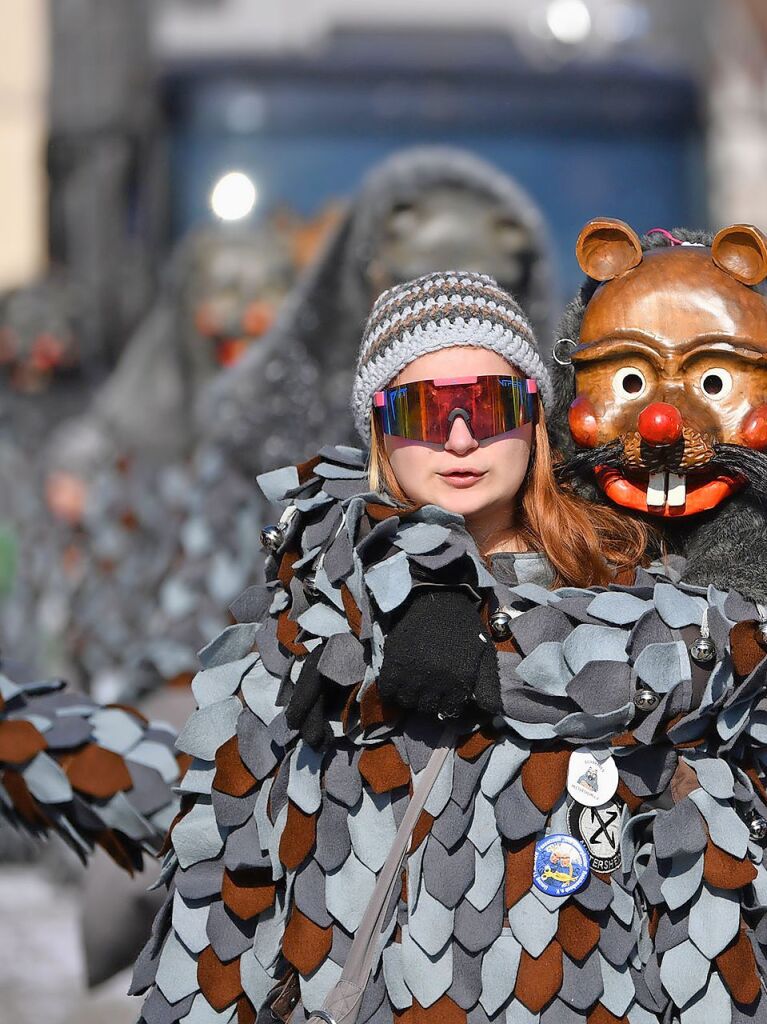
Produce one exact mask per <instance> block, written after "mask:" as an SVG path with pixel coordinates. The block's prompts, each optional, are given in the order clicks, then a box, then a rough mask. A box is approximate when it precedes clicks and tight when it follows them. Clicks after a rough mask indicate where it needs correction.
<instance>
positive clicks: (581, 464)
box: [555, 438, 624, 481]
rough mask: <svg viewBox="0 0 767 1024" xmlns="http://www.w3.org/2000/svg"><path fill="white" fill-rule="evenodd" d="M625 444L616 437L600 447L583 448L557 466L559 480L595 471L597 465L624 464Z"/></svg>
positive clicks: (614, 466) (615, 465) (615, 466)
mask: <svg viewBox="0 0 767 1024" xmlns="http://www.w3.org/2000/svg"><path fill="white" fill-rule="evenodd" d="M623 461H624V458H623V444H622V443H621V441H620V440H619V439H618V438H616V439H615V440H614V441H608V442H607V444H601V445H600V446H599V447H598V448H582V449H581V450H580V451H579V452H577V453H576V454H575V455H573V456H572V457H571V458H569V459H566V460H565V461H564V462H561V463H560V464H559V465H558V466H557V468H556V471H555V472H556V477H557V480H560V481H561V480H572V478H573V477H574V476H583V475H585V474H587V473H589V472H593V471H594V470H595V469H596V467H597V466H612V467H613V468H615V469H618V468H620V466H622V465H623Z"/></svg>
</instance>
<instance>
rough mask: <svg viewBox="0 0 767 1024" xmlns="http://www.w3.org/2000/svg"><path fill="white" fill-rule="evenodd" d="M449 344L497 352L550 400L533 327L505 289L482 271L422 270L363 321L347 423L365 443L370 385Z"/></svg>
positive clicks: (387, 294)
mask: <svg viewBox="0 0 767 1024" xmlns="http://www.w3.org/2000/svg"><path fill="white" fill-rule="evenodd" d="M455 345H465V346H466V347H470V346H471V347H474V348H486V349H490V350H491V351H492V352H497V353H498V354H499V355H501V356H503V358H504V359H506V360H508V362H510V363H512V364H513V365H514V366H516V367H517V368H518V369H519V370H521V371H522V372H523V373H524V374H525V376H526V377H532V378H534V379H535V380H536V381H537V382H538V391H539V393H540V396H541V399H542V401H543V404H544V406H547V405H549V404H550V403H551V401H552V398H553V391H552V387H551V380H550V379H549V374H548V371H547V370H546V367H545V366H544V364H543V360H542V359H541V357H540V355H539V354H538V348H537V343H536V340H535V335H534V334H533V329H532V327H531V326H530V321H529V320H528V319H527V317H526V316H525V314H524V313H523V312H522V310H521V309H520V307H519V306H518V305H517V303H516V302H515V301H514V299H513V298H512V297H511V295H509V294H508V292H505V291H504V290H503V289H502V288H501V287H499V285H498V284H497V282H496V281H494V280H493V278H492V277H489V276H488V275H487V274H475V273H472V272H470V271H463V270H450V271H441V272H439V273H434V274H425V275H424V276H423V277H418V278H416V279H415V280H414V281H407V282H406V283H405V284H399V285H396V286H395V287H394V288H389V289H388V290H387V291H385V292H383V293H382V294H381V295H379V296H378V298H377V299H376V302H375V304H374V306H373V309H372V310H371V313H370V316H369V317H368V321H367V324H366V325H365V332H364V334H363V336H362V344H361V345H360V352H359V357H358V359H357V373H356V375H355V378H354V384H353V386H352V413H353V415H354V425H355V426H356V428H357V432H358V433H359V435H360V437H361V438H362V439H363V441H364V442H365V444H370V411H371V409H372V406H373V395H374V394H375V393H376V391H380V390H381V389H382V388H385V387H386V386H387V385H388V384H389V383H390V381H392V380H393V379H394V378H395V377H396V376H397V374H398V373H400V371H401V370H404V368H405V367H406V366H407V365H408V364H409V363H412V362H413V360H415V359H417V358H418V357H419V356H423V355H426V353H427V352H436V351H438V350H439V349H442V348H452V347H453V346H455Z"/></svg>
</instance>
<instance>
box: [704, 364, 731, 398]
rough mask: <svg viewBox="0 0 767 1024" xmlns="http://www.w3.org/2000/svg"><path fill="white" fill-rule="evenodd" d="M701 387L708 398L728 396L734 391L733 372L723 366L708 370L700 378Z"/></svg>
mask: <svg viewBox="0 0 767 1024" xmlns="http://www.w3.org/2000/svg"><path fill="white" fill-rule="evenodd" d="M700 389H701V391H702V392H703V394H704V395H706V397H707V398H713V399H716V400H719V399H722V398H726V397H727V395H729V394H730V392H731V391H732V374H731V373H730V372H729V370H724V369H722V367H721V366H715V367H713V368H712V369H711V370H706V372H705V373H704V374H703V376H702V377H701V378H700Z"/></svg>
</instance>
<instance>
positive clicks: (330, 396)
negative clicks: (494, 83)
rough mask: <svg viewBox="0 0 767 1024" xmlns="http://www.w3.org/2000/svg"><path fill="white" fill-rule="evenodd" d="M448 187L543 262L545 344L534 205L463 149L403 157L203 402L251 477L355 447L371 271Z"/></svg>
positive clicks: (354, 207) (379, 173) (377, 171)
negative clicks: (395, 227) (394, 233)
mask: <svg viewBox="0 0 767 1024" xmlns="http://www.w3.org/2000/svg"><path fill="white" fill-rule="evenodd" d="M439 186H454V187H456V188H459V189H465V190H466V191H467V192H471V193H476V194H478V195H480V196H487V197H488V198H490V199H492V200H494V201H496V202H497V203H498V204H499V206H501V207H502V208H503V209H504V211H505V212H506V214H507V216H508V217H509V218H510V219H513V220H515V221H516V222H518V223H519V224H521V225H522V226H523V227H525V228H526V229H527V231H528V232H529V235H530V243H531V245H532V247H533V254H534V260H533V263H532V266H531V268H530V280H529V301H528V302H527V303H525V301H524V300H522V301H521V303H520V304H521V305H522V306H523V308H524V309H525V312H526V313H527V315H528V316H529V318H530V319H531V321H532V323H533V328H534V331H535V334H536V336H537V337H538V338H541V339H546V340H548V338H549V337H550V334H551V329H550V324H549V322H548V318H549V317H550V315H551V309H552V304H553V301H554V296H553V292H554V286H553V269H552V265H551V252H550V243H549V237H548V229H547V227H546V224H545V223H544V221H543V218H542V216H541V214H540V212H539V210H538V209H537V207H536V206H535V204H534V203H533V201H532V200H531V199H530V197H529V196H528V195H526V194H525V193H524V192H523V191H522V189H521V188H520V187H519V186H518V185H517V184H516V183H515V182H514V181H513V180H512V179H511V178H510V177H508V176H507V175H506V174H504V173H503V172H502V171H499V170H498V169H496V168H494V167H493V166H492V165H490V164H487V163H485V162H484V161H483V160H480V159H478V158H477V157H475V156H473V155H472V154H470V153H466V152H464V151H462V150H458V149H450V148H446V147H436V146H435V147H429V146H424V147H416V148H414V149H407V150H404V151H402V152H400V153H397V154H395V155H394V156H392V157H390V158H389V159H388V160H385V161H384V162H383V163H382V164H380V165H379V166H377V167H376V168H374V169H373V170H372V171H371V172H370V173H369V175H368V176H367V177H366V178H365V180H364V182H363V184H362V187H361V189H360V191H359V193H358V194H357V196H356V198H355V199H354V200H353V201H352V202H351V204H350V206H349V208H348V210H347V211H346V214H345V216H344V217H343V218H342V220H341V222H340V224H339V225H338V227H337V229H336V232H335V234H334V235H333V236H332V237H331V238H330V240H329V242H328V244H327V247H326V248H325V250H324V252H323V253H322V254H321V255H320V257H319V258H318V259H317V261H316V262H315V263H314V264H313V266H312V267H310V268H309V270H308V271H307V273H306V274H305V275H304V277H303V278H302V280H301V281H300V282H299V284H298V285H297V286H296V288H295V290H294V291H293V293H292V295H291V296H290V298H289V299H288V301H287V302H286V303H285V306H284V307H283V309H282V312H281V314H280V316H279V318H278V320H277V323H276V324H275V326H274V328H273V329H272V330H271V331H270V332H269V334H267V335H266V336H265V337H264V338H263V339H262V340H261V341H259V343H258V344H257V345H254V346H253V347H252V349H251V350H250V351H249V352H248V353H247V354H246V356H245V357H244V358H243V359H242V361H241V362H240V363H239V364H238V365H237V366H236V367H234V368H233V369H232V370H230V371H227V372H225V373H223V374H221V375H220V377H219V378H218V379H217V380H216V381H214V382H213V384H212V385H211V386H210V387H209V388H208V389H207V391H206V394H205V395H204V399H203V401H202V403H201V406H200V415H201V417H202V426H201V429H202V430H203V431H204V433H205V435H206V436H207V437H208V438H210V439H211V440H214V441H216V442H217V443H219V444H220V445H221V446H222V447H223V448H224V450H225V451H227V452H228V453H229V457H230V459H231V460H232V462H233V464H234V465H235V466H236V467H237V468H238V469H239V471H240V472H241V473H243V474H244V475H245V476H247V477H249V478H251V477H252V476H253V475H255V474H258V473H260V472H263V471H265V470H268V469H272V468H274V467H275V466H279V465H282V464H285V463H286V462H288V461H289V460H290V459H292V458H295V457H296V453H299V455H301V456H303V455H308V454H310V453H311V452H313V451H316V450H317V448H318V446H319V445H320V444H321V443H323V442H329V441H331V440H337V439H338V438H339V437H340V438H342V439H345V440H352V439H353V438H354V436H355V435H354V428H353V425H352V417H351V413H350V411H349V407H348V402H349V393H350V390H351V380H352V374H353V367H354V365H355V363H356V358H357V352H358V349H359V340H360V337H361V334H362V330H363V328H364V326H365V321H366V320H367V317H368V313H369V312H370V307H371V305H372V302H373V299H374V298H375V295H374V294H372V285H371V282H370V279H369V277H368V267H369V265H370V263H371V261H372V260H374V259H375V258H376V256H377V254H378V253H379V251H380V249H381V246H382V244H383V241H384V237H383V234H384V228H385V226H386V223H387V219H388V218H389V216H390V215H391V213H392V211H393V210H394V209H395V208H396V207H397V206H398V205H400V204H404V203H412V202H416V201H417V200H418V198H419V196H422V195H424V194H426V193H427V192H428V191H429V190H430V189H433V188H437V187H439ZM455 246H456V248H455V249H454V250H453V251H452V252H451V259H450V262H451V265H453V266H457V265H459V263H460V261H458V260H457V259H456V249H457V248H458V246H459V243H458V240H457V241H456V243H455ZM444 259H445V257H444V255H443V256H442V258H441V259H439V258H435V263H436V265H435V266H433V267H425V268H423V272H424V273H425V272H427V271H430V270H443V269H444ZM460 269H466V270H473V269H477V268H474V267H465V266H461V267H460ZM481 269H482V270H483V271H486V268H481ZM486 272H490V273H492V270H487V271H486ZM413 276H415V275H413V274H409V275H408V277H413ZM494 276H497V274H495V275H494ZM501 284H502V285H503V282H501ZM515 298H517V299H518V300H519V299H520V296H515Z"/></svg>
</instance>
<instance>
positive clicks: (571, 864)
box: [533, 833, 589, 896]
mask: <svg viewBox="0 0 767 1024" xmlns="http://www.w3.org/2000/svg"><path fill="white" fill-rule="evenodd" d="M588 877H589V855H588V851H587V850H586V847H585V846H584V845H583V843H581V842H580V841H579V840H577V839H575V838H574V837H573V836H568V835H564V834H557V833H554V834H552V835H550V836H544V838H543V839H539V840H538V842H537V843H536V844H535V866H534V868H533V884H534V885H535V886H536V888H538V889H540V890H541V892H545V893H546V894H547V895H549V896H569V895H570V893H573V892H577V891H578V889H580V888H581V887H582V886H583V885H585V884H586V880H587V879H588Z"/></svg>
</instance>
